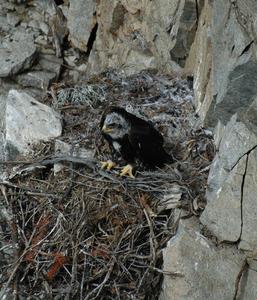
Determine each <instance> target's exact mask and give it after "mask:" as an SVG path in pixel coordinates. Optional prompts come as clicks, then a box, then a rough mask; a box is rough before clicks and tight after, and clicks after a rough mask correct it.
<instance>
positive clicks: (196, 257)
mask: <svg viewBox="0 0 257 300" xmlns="http://www.w3.org/2000/svg"><path fill="white" fill-rule="evenodd" d="M192 227H193V226H192V225H191V222H189V223H188V224H186V225H185V224H184V222H180V225H179V229H178V232H177V234H176V236H174V237H173V238H172V239H171V240H170V241H169V242H168V245H167V248H165V249H164V251H163V256H164V271H165V272H171V274H170V275H169V274H167V275H164V281H163V286H162V292H161V295H160V297H159V300H173V299H174V300H182V299H183V300H186V299H188V300H206V299H208V300H217V299H224V300H225V299H234V298H233V297H234V295H235V283H236V280H237V276H238V274H239V272H240V270H241V267H242V265H243V263H244V256H243V255H242V254H241V253H240V252H239V251H238V250H236V249H235V248H234V247H229V246H227V247H221V248H217V247H215V246H214V245H213V244H212V243H211V242H210V241H209V240H208V239H207V238H205V237H204V236H203V235H201V234H200V233H199V231H198V230H197V229H195V228H193V229H192Z"/></svg>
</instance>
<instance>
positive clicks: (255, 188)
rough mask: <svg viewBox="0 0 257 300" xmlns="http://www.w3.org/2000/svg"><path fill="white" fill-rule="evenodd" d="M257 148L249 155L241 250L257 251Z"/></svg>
mask: <svg viewBox="0 0 257 300" xmlns="http://www.w3.org/2000/svg"><path fill="white" fill-rule="evenodd" d="M256 200H257V148H255V149H254V150H253V151H251V152H250V153H249V156H248V163H247V169H246V175H245V181H244V188H243V201H242V215H243V220H242V224H243V229H242V236H241V242H240V244H239V248H240V249H243V250H248V251H253V250H255V251H256V249H257V230H256V225H257V205H256Z"/></svg>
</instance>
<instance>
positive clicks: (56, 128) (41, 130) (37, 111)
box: [5, 90, 62, 157]
mask: <svg viewBox="0 0 257 300" xmlns="http://www.w3.org/2000/svg"><path fill="white" fill-rule="evenodd" d="M5 126H6V142H7V145H8V150H9V157H14V156H15V154H17V153H22V154H25V153H27V152H28V151H29V150H30V148H31V145H32V144H35V143H37V142H39V141H48V140H50V139H51V138H55V137H58V136H60V135H61V133H62V125H61V117H60V115H59V114H58V113H57V112H55V111H54V110H53V109H51V108H50V107H48V106H46V105H44V104H42V103H40V102H38V101H36V100H35V99H34V98H33V97H31V96H30V95H28V94H26V93H24V92H19V91H17V90H10V92H9V94H8V98H7V104H6V125H5Z"/></svg>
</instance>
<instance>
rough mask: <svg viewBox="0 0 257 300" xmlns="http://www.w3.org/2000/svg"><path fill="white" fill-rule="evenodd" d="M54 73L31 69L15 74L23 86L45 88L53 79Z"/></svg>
mask: <svg viewBox="0 0 257 300" xmlns="http://www.w3.org/2000/svg"><path fill="white" fill-rule="evenodd" d="M55 78H56V74H55V73H53V72H48V71H31V72H28V73H23V74H20V75H18V76H17V81H18V83H19V84H21V85H22V86H24V87H35V88H38V89H42V90H46V89H47V88H48V87H49V85H50V84H51V83H52V82H53V81H54V80H55Z"/></svg>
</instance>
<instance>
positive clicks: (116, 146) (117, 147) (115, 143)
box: [112, 141, 121, 152]
mask: <svg viewBox="0 0 257 300" xmlns="http://www.w3.org/2000/svg"><path fill="white" fill-rule="evenodd" d="M112 145H113V148H114V149H115V150H116V151H118V152H120V149H121V145H120V143H118V142H116V141H115V142H112Z"/></svg>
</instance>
